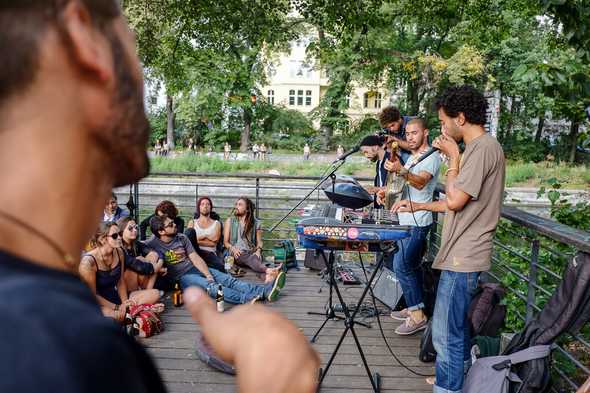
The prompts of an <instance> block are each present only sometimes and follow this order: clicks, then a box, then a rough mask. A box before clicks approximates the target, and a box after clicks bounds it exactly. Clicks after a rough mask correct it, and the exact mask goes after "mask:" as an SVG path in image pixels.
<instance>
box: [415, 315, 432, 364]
mask: <svg viewBox="0 0 590 393" xmlns="http://www.w3.org/2000/svg"><path fill="white" fill-rule="evenodd" d="M418 359H420V361H422V362H424V363H432V362H434V361H435V360H436V351H435V350H434V345H433V344H432V320H430V321H428V325H426V329H425V330H424V332H423V333H422V338H420V351H419V352H418Z"/></svg>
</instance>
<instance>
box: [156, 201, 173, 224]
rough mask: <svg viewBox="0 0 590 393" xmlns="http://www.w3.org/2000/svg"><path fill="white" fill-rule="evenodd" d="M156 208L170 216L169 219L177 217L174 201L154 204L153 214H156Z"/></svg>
mask: <svg viewBox="0 0 590 393" xmlns="http://www.w3.org/2000/svg"><path fill="white" fill-rule="evenodd" d="M158 210H159V211H161V212H162V213H164V214H165V215H167V216H168V217H170V218H171V219H173V220H174V219H175V218H176V217H178V209H177V208H176V205H175V204H174V202H171V201H162V202H160V203H159V204H158V206H156V211H155V212H154V213H155V214H158Z"/></svg>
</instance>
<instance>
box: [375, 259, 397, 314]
mask: <svg viewBox="0 0 590 393" xmlns="http://www.w3.org/2000/svg"><path fill="white" fill-rule="evenodd" d="M377 274H378V276H377V279H376V280H375V284H374V285H373V293H374V294H375V298H376V299H379V300H380V301H381V303H383V304H385V305H386V306H387V307H389V308H390V309H392V310H393V309H395V306H396V305H397V303H398V302H399V300H400V298H401V297H402V295H403V291H402V287H401V285H400V283H399V281H398V279H397V277H396V276H395V273H394V272H393V271H391V270H389V269H388V268H386V267H382V268H381V271H380V272H379V273H377Z"/></svg>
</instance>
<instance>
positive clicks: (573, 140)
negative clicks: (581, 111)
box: [568, 121, 580, 164]
mask: <svg viewBox="0 0 590 393" xmlns="http://www.w3.org/2000/svg"><path fill="white" fill-rule="evenodd" d="M579 130H580V122H579V121H572V125H571V126H570V154H569V159H568V161H569V162H570V163H572V164H573V163H574V161H576V145H577V144H578V131H579Z"/></svg>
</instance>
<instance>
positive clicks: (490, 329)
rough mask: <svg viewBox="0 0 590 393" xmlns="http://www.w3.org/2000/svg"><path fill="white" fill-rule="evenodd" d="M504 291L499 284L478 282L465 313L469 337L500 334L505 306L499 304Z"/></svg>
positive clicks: (504, 316)
mask: <svg viewBox="0 0 590 393" xmlns="http://www.w3.org/2000/svg"><path fill="white" fill-rule="evenodd" d="M505 293H506V290H505V289H504V287H502V285H501V284H496V283H480V284H479V286H478V288H477V290H476V291H475V294H474V295H473V299H472V300H471V304H470V305H469V311H468V314H467V318H468V319H469V323H470V325H471V337H475V336H490V337H495V336H498V335H499V334H500V329H502V327H504V319H505V318H506V306H505V305H503V304H500V302H501V301H502V298H503V297H504V294H505Z"/></svg>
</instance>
